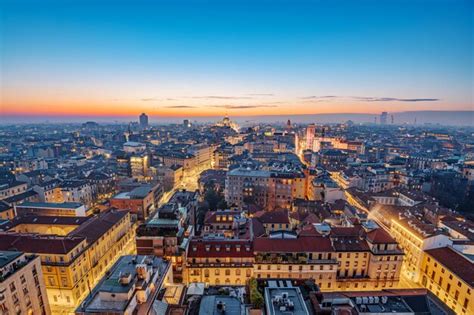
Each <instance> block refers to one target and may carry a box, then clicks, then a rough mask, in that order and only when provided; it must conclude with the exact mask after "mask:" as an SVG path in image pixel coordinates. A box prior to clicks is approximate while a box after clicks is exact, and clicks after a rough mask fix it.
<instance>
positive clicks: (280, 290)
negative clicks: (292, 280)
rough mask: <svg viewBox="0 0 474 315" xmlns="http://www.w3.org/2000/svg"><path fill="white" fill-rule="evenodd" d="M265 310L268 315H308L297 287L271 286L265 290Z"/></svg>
mask: <svg viewBox="0 0 474 315" xmlns="http://www.w3.org/2000/svg"><path fill="white" fill-rule="evenodd" d="M265 310H266V312H267V314H268V315H285V314H293V315H310V314H311V313H310V312H309V310H308V307H307V306H306V304H305V301H304V300H303V296H302V294H301V290H300V288H298V287H293V286H288V287H286V286H285V287H283V286H282V287H278V286H273V285H272V286H271V287H266V288H265Z"/></svg>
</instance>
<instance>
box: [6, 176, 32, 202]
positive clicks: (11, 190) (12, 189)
mask: <svg viewBox="0 0 474 315" xmlns="http://www.w3.org/2000/svg"><path fill="white" fill-rule="evenodd" d="M27 187H28V185H27V183H24V182H19V181H16V180H13V181H0V200H2V199H6V198H8V197H12V196H14V195H18V194H20V193H23V192H25V191H26V189H27Z"/></svg>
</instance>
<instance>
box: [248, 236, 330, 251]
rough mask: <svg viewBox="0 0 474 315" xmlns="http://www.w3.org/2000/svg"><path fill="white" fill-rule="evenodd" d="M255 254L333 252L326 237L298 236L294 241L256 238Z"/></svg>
mask: <svg viewBox="0 0 474 315" xmlns="http://www.w3.org/2000/svg"><path fill="white" fill-rule="evenodd" d="M254 249H255V251H256V252H275V253H294V252H329V251H333V248H332V245H331V241H330V240H329V238H326V237H318V236H300V237H298V238H295V239H270V238H266V237H260V238H256V239H255V241H254Z"/></svg>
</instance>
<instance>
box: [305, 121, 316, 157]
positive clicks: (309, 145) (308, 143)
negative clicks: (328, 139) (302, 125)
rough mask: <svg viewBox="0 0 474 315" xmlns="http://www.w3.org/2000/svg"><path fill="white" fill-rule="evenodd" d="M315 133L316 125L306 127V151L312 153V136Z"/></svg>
mask: <svg viewBox="0 0 474 315" xmlns="http://www.w3.org/2000/svg"><path fill="white" fill-rule="evenodd" d="M315 133H316V125H315V124H310V125H308V127H306V149H308V150H311V151H313V142H314V136H315Z"/></svg>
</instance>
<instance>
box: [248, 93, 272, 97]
mask: <svg viewBox="0 0 474 315" xmlns="http://www.w3.org/2000/svg"><path fill="white" fill-rule="evenodd" d="M245 95H249V96H275V94H273V93H249V94H245Z"/></svg>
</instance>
